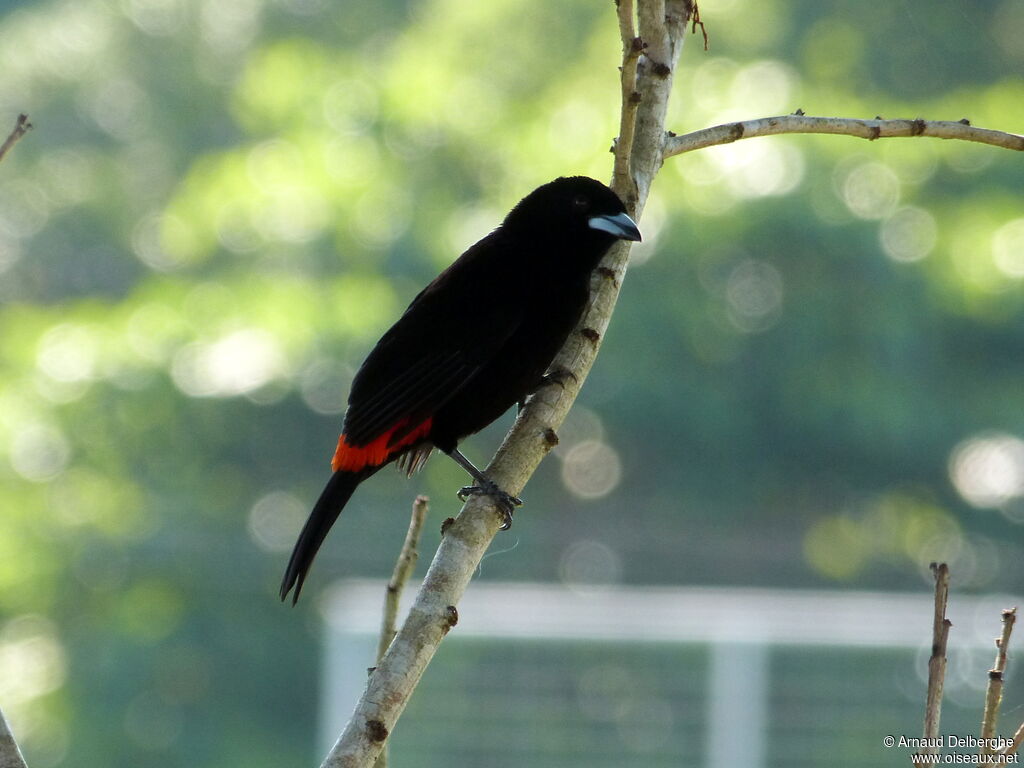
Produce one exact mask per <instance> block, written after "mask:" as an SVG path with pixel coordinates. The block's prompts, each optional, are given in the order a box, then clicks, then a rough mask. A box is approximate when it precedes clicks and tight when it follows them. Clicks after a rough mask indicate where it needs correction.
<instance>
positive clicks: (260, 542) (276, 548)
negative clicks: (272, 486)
mask: <svg viewBox="0 0 1024 768" xmlns="http://www.w3.org/2000/svg"><path fill="white" fill-rule="evenodd" d="M308 513H309V510H308V509H307V507H306V504H304V503H303V502H302V501H301V500H300V499H299V498H298V497H296V496H295V495H293V494H291V493H287V492H286V491H273V492H271V493H268V494H267V495H266V496H263V497H261V498H260V499H259V500H258V501H257V502H256V503H255V504H253V505H252V508H251V509H250V510H249V536H250V537H251V538H252V540H253V541H254V542H256V544H257V546H259V547H260V548H261V549H263V550H266V551H267V552H287V551H288V550H290V549H291V548H292V545H294V544H295V535H296V532H297V531H298V530H299V529H300V528H301V526H302V523H303V521H304V520H305V519H306V515H307V514H308Z"/></svg>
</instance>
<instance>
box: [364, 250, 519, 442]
mask: <svg viewBox="0 0 1024 768" xmlns="http://www.w3.org/2000/svg"><path fill="white" fill-rule="evenodd" d="M510 256H511V257H512V260H514V254H509V253H507V252H506V245H505V244H504V243H503V242H502V240H501V238H500V237H498V236H497V233H492V235H490V236H488V237H486V238H484V239H483V240H481V241H480V242H479V243H477V244H476V245H474V246H473V247H472V248H470V249H469V250H468V251H466V253H465V254H463V255H462V256H461V257H460V258H459V259H458V260H457V261H456V262H455V263H453V264H452V265H451V266H450V267H449V268H448V269H446V270H445V271H444V272H442V273H441V274H440V275H439V276H438V277H437V278H436V279H435V280H434V281H433V282H432V283H431V284H430V285H428V286H427V287H426V288H424V289H423V291H421V292H420V294H419V295H418V296H417V297H416V298H415V299H413V301H412V303H411V304H410V305H409V307H408V309H406V311H405V313H404V314H403V315H402V317H401V318H399V320H398V322H397V323H395V325H393V326H392V327H391V329H390V330H389V331H388V332H387V333H385V334H384V336H383V337H382V338H381V340H380V341H379V342H377V346H376V347H374V349H373V351H372V352H370V355H369V356H368V357H367V358H366V361H365V362H364V363H363V365H362V367H361V368H360V369H359V372H358V373H357V374H356V377H355V379H354V380H353V382H352V391H351V394H350V395H349V407H348V411H347V413H346V414H345V427H344V434H345V442H346V443H348V444H349V445H351V446H359V445H366V444H368V443H370V442H372V441H374V440H376V439H379V438H380V437H381V435H383V434H384V433H386V432H388V431H389V430H394V429H395V427H396V426H397V427H398V429H397V430H396V431H395V432H394V433H393V434H392V435H391V436H390V437H389V440H388V441H389V443H391V444H394V443H397V442H398V441H400V440H401V438H403V437H404V436H405V435H407V434H409V433H410V432H411V431H413V430H414V429H416V428H417V427H418V426H419V425H420V424H421V423H422V422H423V421H424V420H425V419H427V418H429V417H430V416H432V415H433V414H434V413H435V412H436V411H437V409H438V408H440V407H441V406H442V405H444V403H445V402H447V401H448V400H449V399H450V398H451V397H452V396H453V395H455V393H456V392H458V391H459V389H461V388H462V386H463V385H464V384H465V383H466V382H467V381H469V380H470V379H471V378H472V377H473V375H474V374H475V373H476V372H477V371H479V370H480V368H481V367H483V366H484V365H485V364H486V363H487V362H488V361H489V360H491V359H492V358H493V356H494V355H495V354H496V353H497V352H498V350H499V349H500V348H501V347H502V345H503V344H504V343H505V342H506V341H507V340H508V338H509V336H511V335H512V334H513V333H514V332H515V330H516V328H518V327H519V326H520V324H521V323H522V321H523V318H524V316H525V308H524V307H523V305H522V304H521V303H519V302H515V301H497V300H495V296H494V295H492V292H493V293H498V294H500V293H501V291H502V285H503V284H504V283H505V280H504V278H505V275H504V274H503V272H504V271H505V269H506V266H505V265H507V264H509V262H510V258H509V257H510Z"/></svg>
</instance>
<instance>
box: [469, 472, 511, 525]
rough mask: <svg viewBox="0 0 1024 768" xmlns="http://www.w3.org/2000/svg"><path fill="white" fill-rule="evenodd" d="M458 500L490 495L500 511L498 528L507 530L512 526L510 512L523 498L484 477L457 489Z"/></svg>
mask: <svg viewBox="0 0 1024 768" xmlns="http://www.w3.org/2000/svg"><path fill="white" fill-rule="evenodd" d="M458 495H459V501H465V500H466V499H467V498H469V497H470V496H490V497H491V498H492V499H494V503H495V504H497V505H498V511H499V512H500V513H501V517H502V523H501V528H500V529H499V530H502V531H507V530H508V529H509V528H511V527H512V513H513V512H514V511H515V508H516V507H519V506H522V504H523V500H522V499H520V498H519V497H517V496H513V495H511V494H509V493H506V492H505V491H503V490H501V488H499V487H498V485H497V483H494V482H492V481H490V480H487V479H484V480H483V481H481V483H480V485H467V486H464V487H462V488H460V489H459V494H458Z"/></svg>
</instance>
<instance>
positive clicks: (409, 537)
mask: <svg viewBox="0 0 1024 768" xmlns="http://www.w3.org/2000/svg"><path fill="white" fill-rule="evenodd" d="M429 504H430V499H429V498H427V497H426V496H417V497H416V498H415V499H414V500H413V502H412V517H411V518H410V519H409V530H408V531H406V533H405V541H404V542H402V551H401V552H399V553H398V560H397V562H395V570H394V571H393V572H392V573H391V581H389V582H388V587H387V591H386V592H385V594H384V616H383V617H382V619H381V624H380V642H379V643H378V644H377V661H380V660H381V659H382V658H384V653H385V652H386V651H387V649H388V646H389V645H391V641H392V640H394V639H395V625H396V622H397V619H398V603H399V601H400V600H401V599H402V589H403V588H404V587H405V582H407V581H408V580H409V577H410V576H411V575H412V572H413V570H414V569H415V568H416V560H417V559H418V558H419V551H418V550H417V549H416V547H417V546H419V542H420V533H422V531H423V521H424V520H426V518H427V512H428V510H429Z"/></svg>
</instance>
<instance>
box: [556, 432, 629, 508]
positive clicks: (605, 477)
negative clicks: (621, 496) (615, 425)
mask: <svg viewBox="0 0 1024 768" xmlns="http://www.w3.org/2000/svg"><path fill="white" fill-rule="evenodd" d="M621 480H622V461H621V460H620V459H619V454H618V452H617V451H616V450H615V449H614V448H612V446H610V445H608V444H607V443H604V442H601V441H598V440H585V441H583V442H580V443H577V444H576V445H574V446H573V447H572V448H571V449H569V451H567V452H566V454H565V459H564V461H563V463H562V482H563V483H564V484H565V487H566V488H568V489H569V490H570V491H571V492H572V493H573V494H574V495H575V496H579V497H580V498H581V499H599V498H601V497H602V496H607V495H608V494H609V493H611V492H612V491H613V490H615V487H616V486H617V485H618V484H619V482H620V481H621Z"/></svg>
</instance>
